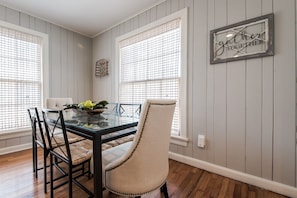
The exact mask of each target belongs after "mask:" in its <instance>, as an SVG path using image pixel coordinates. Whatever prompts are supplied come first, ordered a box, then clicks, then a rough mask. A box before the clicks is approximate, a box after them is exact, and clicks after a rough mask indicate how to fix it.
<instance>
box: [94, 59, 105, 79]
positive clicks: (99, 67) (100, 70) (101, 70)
mask: <svg viewBox="0 0 297 198" xmlns="http://www.w3.org/2000/svg"><path fill="white" fill-rule="evenodd" d="M107 75H108V60H106V59H100V60H98V61H97V62H96V67H95V76H96V77H103V76H107Z"/></svg>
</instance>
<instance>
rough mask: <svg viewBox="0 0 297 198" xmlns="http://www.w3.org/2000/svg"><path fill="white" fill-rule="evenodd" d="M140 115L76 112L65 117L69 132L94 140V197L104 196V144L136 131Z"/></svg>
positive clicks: (100, 197)
mask: <svg viewBox="0 0 297 198" xmlns="http://www.w3.org/2000/svg"><path fill="white" fill-rule="evenodd" d="M138 120H139V118H138V117H127V116H126V117H124V116H121V115H119V114H116V113H102V114H99V115H79V114H74V115H71V116H68V117H67V118H66V119H65V126H66V130H67V131H68V132H71V133H74V134H77V135H80V136H82V137H84V138H87V139H90V140H92V142H93V167H94V170H93V178H94V182H93V184H94V197H95V198H102V197H103V185H102V184H103V183H102V144H103V143H105V142H108V141H111V140H114V139H117V138H120V137H123V136H126V135H130V134H133V133H135V132H136V126H137V124H138Z"/></svg>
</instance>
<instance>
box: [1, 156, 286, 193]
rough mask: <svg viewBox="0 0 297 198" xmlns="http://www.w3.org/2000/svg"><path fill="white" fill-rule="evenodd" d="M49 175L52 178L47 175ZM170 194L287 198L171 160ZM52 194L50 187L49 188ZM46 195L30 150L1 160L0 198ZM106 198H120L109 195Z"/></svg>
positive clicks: (88, 182) (64, 189)
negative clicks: (34, 168) (34, 166)
mask: <svg viewBox="0 0 297 198" xmlns="http://www.w3.org/2000/svg"><path fill="white" fill-rule="evenodd" d="M41 153H42V152H39V165H40V166H41V165H42V161H41V159H42V156H41ZM48 175H49V174H48ZM80 181H81V182H82V183H83V184H85V185H87V186H88V187H89V188H90V189H91V190H92V179H90V180H88V178H87V177H82V178H80ZM167 183H168V191H169V195H170V197H171V198H196V197H197V198H198V197H199V198H200V197H221V198H224V197H236V198H237V197H247V198H253V197H259V198H266V197H267V198H284V197H285V196H282V195H279V194H276V193H273V192H270V191H267V190H264V189H261V188H258V187H255V186H252V185H248V184H245V183H241V182H238V181H235V180H233V179H229V178H226V177H223V176H220V175H217V174H214V173H210V172H207V171H204V170H201V169H198V168H195V167H192V166H188V165H185V164H182V163H179V162H176V161H173V160H170V172H169V176H168V180H167ZM48 190H49V186H48ZM73 191H74V197H78V198H83V197H87V195H86V194H85V193H84V192H83V191H82V190H80V189H79V188H78V187H76V185H75V184H73ZM49 195H50V193H49V192H48V193H47V194H44V192H43V172H42V171H39V174H38V178H37V179H36V178H35V177H34V174H33V170H32V152H31V150H25V151H20V152H16V153H12V154H7V155H2V156H0V197H1V198H6V197H7V198H19V197H20V198H23V197H25V198H30V197H38V198H43V197H49ZM67 196H68V193H67V185H64V186H62V187H61V188H59V189H57V190H55V197H56V198H62V197H67ZM104 197H105V198H119V196H116V195H114V194H111V193H109V192H107V191H105V192H104ZM143 197H145V198H161V197H163V195H161V194H160V192H159V191H158V190H157V191H154V192H152V193H150V194H147V195H145V196H143Z"/></svg>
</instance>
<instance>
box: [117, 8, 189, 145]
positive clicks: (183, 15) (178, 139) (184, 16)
mask: <svg viewBox="0 0 297 198" xmlns="http://www.w3.org/2000/svg"><path fill="white" fill-rule="evenodd" d="M177 18H180V19H181V86H182V87H181V89H180V91H181V92H180V97H179V98H180V109H181V111H180V118H181V119H180V128H181V131H180V135H179V136H174V135H172V134H171V143H173V144H177V145H181V146H187V143H188V141H189V139H188V133H187V111H188V109H187V87H188V86H187V70H188V65H187V40H188V39H187V35H188V11H187V8H184V9H182V10H179V11H177V12H175V13H173V14H170V15H168V16H165V17H163V18H161V19H159V20H156V21H154V22H152V23H150V24H148V25H145V26H143V27H140V28H138V29H136V30H133V31H131V32H129V33H127V34H124V35H121V36H119V37H117V38H116V39H115V50H116V52H115V54H116V55H115V64H116V67H115V75H116V77H115V85H114V86H115V90H117V91H116V93H115V98H114V100H115V101H118V100H119V91H120V90H119V78H120V68H119V67H120V62H119V59H120V52H119V48H120V42H121V41H122V40H124V39H127V38H129V37H132V36H134V35H137V34H139V33H141V32H144V31H147V30H149V29H152V28H155V27H157V26H160V25H161V24H164V23H167V22H169V21H172V20H174V19H177Z"/></svg>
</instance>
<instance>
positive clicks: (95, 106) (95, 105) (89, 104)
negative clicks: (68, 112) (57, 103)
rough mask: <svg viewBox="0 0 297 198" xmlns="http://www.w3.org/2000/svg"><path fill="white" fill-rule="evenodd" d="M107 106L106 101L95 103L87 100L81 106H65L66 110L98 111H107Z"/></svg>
mask: <svg viewBox="0 0 297 198" xmlns="http://www.w3.org/2000/svg"><path fill="white" fill-rule="evenodd" d="M106 105H108V102H107V101H106V100H102V101H100V102H98V103H96V102H93V101H91V100H86V101H84V102H81V103H79V104H65V105H64V106H65V108H64V109H81V110H96V109H106V108H107V107H106Z"/></svg>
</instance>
